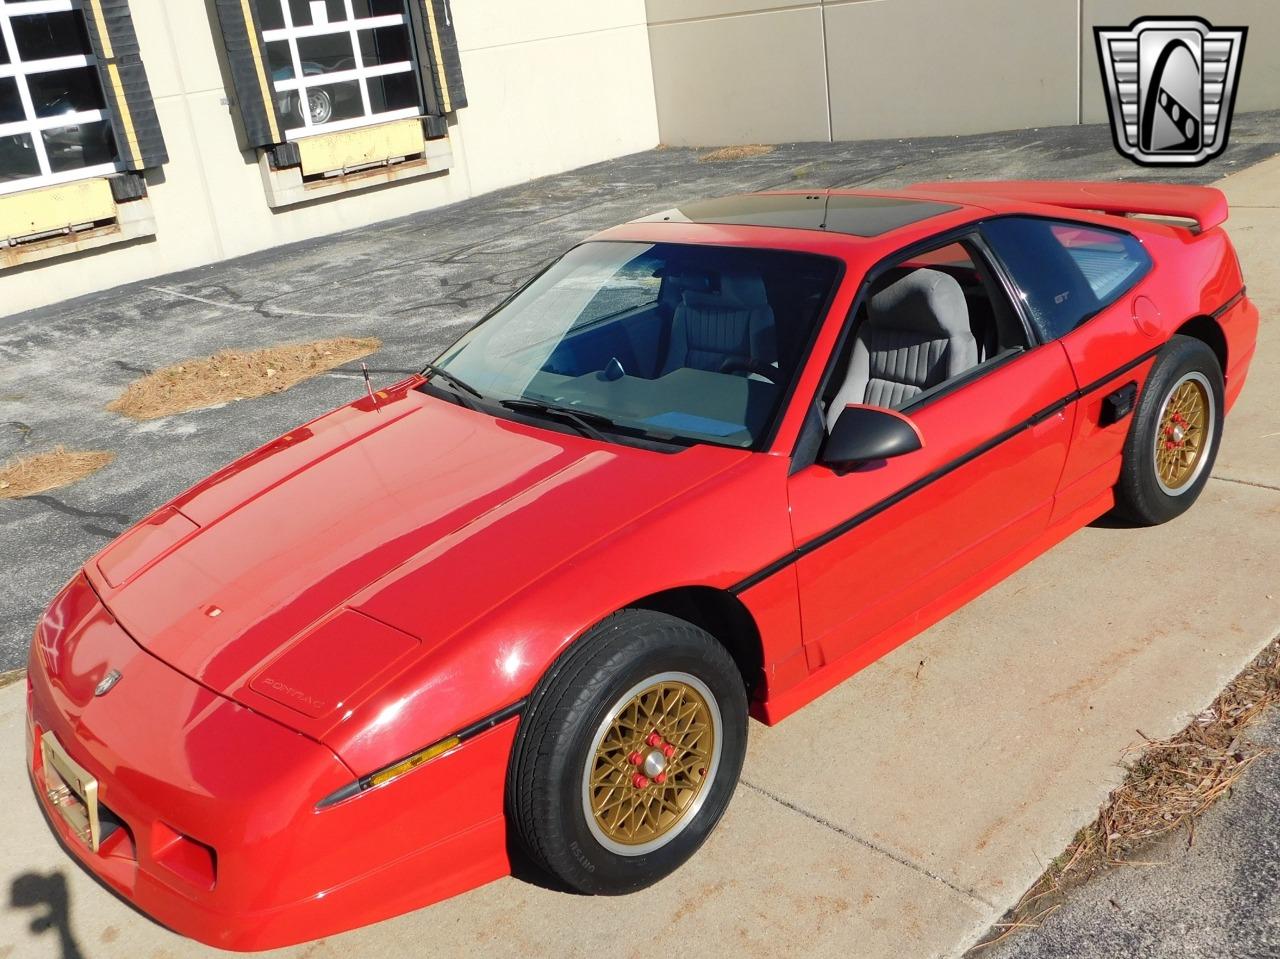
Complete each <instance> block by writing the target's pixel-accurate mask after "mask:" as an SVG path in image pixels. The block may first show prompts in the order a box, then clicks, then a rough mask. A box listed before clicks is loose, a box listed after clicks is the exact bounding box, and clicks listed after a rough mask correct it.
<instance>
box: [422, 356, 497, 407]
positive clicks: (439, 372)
mask: <svg viewBox="0 0 1280 959" xmlns="http://www.w3.org/2000/svg"><path fill="white" fill-rule="evenodd" d="M422 375H424V376H428V375H429V376H432V377H437V376H438V377H440V379H442V380H444V381H445V382H447V383H450V384H452V385H453V386H454V387H455V392H457V390H462V391H463V392H465V393H470V394H471V395H472V396H474V397H475V398H476V399H478V400H482V399H484V394H483V393H481V392H480V391H479V390H478V389H476V388H475V387H474V386H472V385H471V384H470V383H468V382H467V381H466V380H464V379H462V377H460V376H458V375H457V374H456V373H450V372H449V371H448V370H446V369H445V368H444V367H443V366H436V365H435V364H434V363H428V364H427V365H426V366H424V367H423V368H422ZM466 405H468V406H470V405H471V404H470V403H468V404H466ZM473 408H474V407H473Z"/></svg>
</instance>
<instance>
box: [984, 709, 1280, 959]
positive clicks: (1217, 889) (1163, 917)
mask: <svg viewBox="0 0 1280 959" xmlns="http://www.w3.org/2000/svg"><path fill="white" fill-rule="evenodd" d="M1246 735H1247V737H1248V739H1249V740H1250V741H1251V742H1255V743H1257V744H1259V745H1261V746H1266V747H1269V748H1270V749H1271V750H1272V751H1271V752H1270V753H1268V754H1267V755H1265V756H1263V757H1262V758H1261V759H1259V760H1258V761H1257V762H1256V763H1255V764H1254V765H1253V766H1251V767H1249V771H1248V772H1247V773H1246V774H1245V775H1244V777H1243V778H1242V779H1241V780H1240V782H1239V783H1237V784H1236V785H1235V786H1234V787H1233V788H1232V790H1231V794H1230V796H1228V797H1227V798H1225V799H1223V800H1221V801H1220V802H1219V803H1218V805H1216V806H1215V807H1214V808H1213V809H1211V810H1209V812H1207V813H1206V814H1205V815H1204V816H1203V817H1201V819H1200V820H1199V821H1197V822H1196V828H1195V841H1194V843H1191V844H1190V845H1189V844H1188V838H1189V837H1188V836H1187V833H1186V832H1185V831H1184V830H1178V831H1177V832H1176V833H1174V834H1172V835H1170V836H1168V837H1166V838H1165V839H1163V840H1161V841H1160V842H1158V843H1156V844H1155V845H1154V846H1153V847H1152V848H1150V849H1147V850H1145V851H1144V852H1143V853H1142V856H1141V858H1142V859H1143V861H1145V862H1153V863H1156V864H1157V865H1153V866H1130V867H1128V868H1121V869H1115V870H1112V871H1111V872H1108V873H1106V874H1104V875H1102V876H1098V877H1097V878H1095V879H1094V880H1092V881H1091V882H1089V883H1088V884H1086V885H1084V886H1082V887H1080V888H1079V889H1075V890H1073V891H1072V892H1071V893H1070V894H1069V895H1068V897H1067V901H1066V903H1065V904H1064V905H1063V907H1062V908H1061V909H1059V910H1058V911H1057V912H1055V913H1054V914H1053V915H1052V916H1050V917H1049V918H1048V919H1047V920H1046V921H1045V922H1044V924H1043V925H1042V926H1040V927H1038V928H1036V929H1032V930H1029V931H1026V932H1023V933H1020V934H1015V935H1012V936H1010V937H1009V938H1008V939H1006V940H1005V941H1004V942H1002V943H1001V944H1000V945H998V946H995V947H994V948H992V949H991V950H990V952H987V953H984V954H983V959H1062V957H1064V956H1070V957H1071V959H1114V957H1116V956H1127V957H1131V959H1219V957H1221V956H1236V957H1240V959H1245V957H1250V959H1254V957H1256V959H1269V957H1274V956H1280V709H1273V710H1272V711H1271V712H1270V714H1269V715H1268V716H1267V717H1266V718H1265V719H1264V720H1263V721H1262V722H1261V723H1260V724H1259V725H1258V726H1257V727H1255V728H1252V729H1249V730H1248V732H1247V733H1246Z"/></svg>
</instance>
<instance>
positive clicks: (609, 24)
mask: <svg viewBox="0 0 1280 959" xmlns="http://www.w3.org/2000/svg"><path fill="white" fill-rule="evenodd" d="M450 8H451V9H452V10H453V24H454V29H455V30H456V31H457V34H458V46H459V48H460V49H461V50H463V51H466V50H481V49H484V48H485V47H496V46H502V45H503V44H508V43H527V42H529V41H530V40H551V39H554V38H556V37H571V36H578V35H581V34H587V33H596V32H598V31H601V30H612V29H616V28H617V27H634V26H638V25H643V24H644V23H645V12H644V0H605V2H599V0H597V2H592V0H586V2H584V0H538V2H537V3H532V2H530V0H524V2H511V0H503V2H494V0H468V2H456V3H452V4H450ZM470 79H471V78H470V77H467V82H468V87H469V86H470Z"/></svg>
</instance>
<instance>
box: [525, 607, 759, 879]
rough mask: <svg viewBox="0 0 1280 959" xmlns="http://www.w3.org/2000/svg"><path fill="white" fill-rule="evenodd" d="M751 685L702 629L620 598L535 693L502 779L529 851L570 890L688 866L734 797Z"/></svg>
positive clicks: (651, 876) (654, 875) (659, 876)
mask: <svg viewBox="0 0 1280 959" xmlns="http://www.w3.org/2000/svg"><path fill="white" fill-rule="evenodd" d="M746 745H747V697H746V690H745V688H744V686H743V682H742V677H741V675H740V674H739V672H738V669H737V666H736V665H735V664H734V661H733V659H732V657H730V655H729V653H728V651H727V650H726V649H725V648H724V646H722V645H721V644H720V643H719V642H717V641H716V639H715V638H714V637H713V636H711V635H710V634H709V633H707V632H705V631H704V630H702V629H699V628H698V627H696V626H694V625H692V624H690V623H687V622H685V621H684V620H680V619H676V618H675V617H673V616H668V615H666V614H665V613H657V612H652V611H649V610H634V609H632V610H623V611H622V612H620V613H616V614H615V615H613V616H611V617H609V618H608V619H606V620H605V621H604V622H602V623H600V624H599V625H598V626H596V627H594V628H593V629H591V630H590V631H589V632H588V633H587V634H586V635H585V636H583V637H582V639H580V640H579V641H578V642H577V643H575V644H574V646H573V647H572V648H571V649H570V650H569V651H568V652H567V653H566V654H565V655H564V656H562V657H561V658H560V659H559V660H558V661H557V662H556V663H555V665H553V666H552V668H551V669H550V670H549V671H548V672H547V675H546V676H544V677H543V679H542V681H541V682H540V683H539V685H538V688H537V689H536V690H535V691H534V693H533V696H532V697H531V698H530V701H529V706H528V708H527V710H526V712H525V715H524V719H523V720H522V721H521V726H520V732H519V735H518V737H517V740H516V744H515V747H514V750H513V753H512V761H511V770H510V773H509V777H508V783H507V797H508V809H509V815H510V820H511V822H512V824H513V826H514V828H515V832H516V835H517V837H518V838H519V840H520V842H521V844H522V845H523V846H524V848H525V849H526V851H527V852H528V853H529V855H530V856H531V857H532V859H533V860H534V861H535V862H536V863H537V864H538V865H540V866H541V867H542V868H544V869H546V870H547V871H548V872H550V873H551V874H552V875H554V876H556V877H558V878H559V879H561V880H562V881H563V882H565V883H566V884H567V885H569V886H571V887H572V888H574V889H576V890H578V891H580V892H585V893H591V894H600V895H616V894H619V893H626V892H632V891H634V890H637V889H642V888H644V887H645V886H648V885H650V884H652V883H654V882H657V881H658V880H659V879H662V878H663V877H665V876H667V875H669V874H670V873H672V872H674V871H675V870H676V869H677V868H679V867H680V866H681V865H682V864H683V863H684V862H685V861H686V860H687V859H688V858H689V857H690V856H692V855H693V854H694V852H696V851H697V849H698V847H699V846H701V845H702V843H703V842H704V841H705V840H706V838H707V836H709V835H710V834H711V831H712V829H714V828H715V826H716V823H718V822H719V820H720V817H721V816H722V815H723V814H724V811H725V809H727V808H728V805H729V800H730V798H731V797H732V796H733V792H734V789H735V787H736V786H737V783H738V775H739V773H740V771H741V769H742V759H743V756H744V754H745V752H746Z"/></svg>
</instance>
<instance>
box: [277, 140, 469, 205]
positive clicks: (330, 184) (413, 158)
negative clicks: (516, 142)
mask: <svg viewBox="0 0 1280 959" xmlns="http://www.w3.org/2000/svg"><path fill="white" fill-rule="evenodd" d="M406 134H407V136H406ZM301 142H302V143H304V144H305V145H304V146H303V147H302V149H301V151H300V152H301V154H302V162H301V164H300V165H298V166H288V167H282V168H278V169H277V168H273V167H272V166H271V162H270V157H269V155H268V154H267V153H263V154H261V155H260V156H259V158H258V168H259V170H260V171H261V173H262V184H263V188H264V190H265V191H266V195H267V205H268V206H270V207H271V208H272V209H279V208H281V207H288V206H295V205H297V204H299V203H307V202H309V201H312V200H319V199H324V198H326V197H333V196H339V195H341V194H343V193H351V192H353V191H356V190H364V189H368V188H369V187H372V186H379V185H382V184H386V183H397V182H399V181H401V180H411V179H416V178H419V177H424V176H430V175H432V174H438V173H444V172H446V171H447V170H449V169H450V167H452V166H453V150H452V148H451V147H450V144H449V139H448V137H443V138H441V139H436V140H427V139H424V138H423V136H422V121H421V120H417V119H413V120H402V121H398V122H396V123H390V124H382V125H379V126H372V127H363V128H360V129H357V130H350V131H345V132H343V133H336V134H329V135H327V136H317V137H312V138H310V139H309V140H307V141H301Z"/></svg>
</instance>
